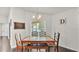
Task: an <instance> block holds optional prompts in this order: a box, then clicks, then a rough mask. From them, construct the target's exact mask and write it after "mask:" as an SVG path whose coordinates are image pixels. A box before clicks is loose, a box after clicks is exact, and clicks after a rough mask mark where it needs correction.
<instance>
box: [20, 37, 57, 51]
mask: <svg viewBox="0 0 79 59" xmlns="http://www.w3.org/2000/svg"><path fill="white" fill-rule="evenodd" d="M55 42H56V41H55V40H54V39H52V38H51V39H47V40H31V39H27V38H25V39H23V40H21V43H22V44H28V45H27V46H26V47H27V48H28V49H31V48H38V49H39V48H44V47H48V48H49V47H50V46H52V45H55ZM32 44H47V45H46V46H40V45H39V46H34V45H32ZM48 50H49V49H48ZM22 51H23V49H22Z"/></svg>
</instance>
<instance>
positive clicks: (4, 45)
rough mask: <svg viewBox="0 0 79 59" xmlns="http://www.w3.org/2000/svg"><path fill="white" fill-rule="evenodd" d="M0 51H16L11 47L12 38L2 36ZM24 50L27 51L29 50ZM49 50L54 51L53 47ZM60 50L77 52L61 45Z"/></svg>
mask: <svg viewBox="0 0 79 59" xmlns="http://www.w3.org/2000/svg"><path fill="white" fill-rule="evenodd" d="M41 51H42V52H44V49H42V50H41ZM0 52H16V49H15V48H14V49H11V48H10V40H9V39H7V37H4V38H2V39H1V37H0ZM19 52H21V51H19ZM24 52H27V50H26V51H24ZM32 52H37V50H33V51H32ZM49 52H54V50H53V48H52V47H51V48H50V49H49ZM59 52H76V51H73V50H71V49H67V48H64V47H59Z"/></svg>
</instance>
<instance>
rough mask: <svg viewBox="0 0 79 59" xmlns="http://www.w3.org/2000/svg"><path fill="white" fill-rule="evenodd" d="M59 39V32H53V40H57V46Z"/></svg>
mask: <svg viewBox="0 0 79 59" xmlns="http://www.w3.org/2000/svg"><path fill="white" fill-rule="evenodd" d="M59 39H60V33H59V32H57V33H56V32H55V33H54V40H56V41H57V46H58V45H59Z"/></svg>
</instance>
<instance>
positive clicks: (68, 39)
mask: <svg viewBox="0 0 79 59" xmlns="http://www.w3.org/2000/svg"><path fill="white" fill-rule="evenodd" d="M62 18H66V24H60V19H62ZM52 19H53V22H52V23H53V24H52V29H53V28H54V30H53V31H52V33H53V32H60V33H61V37H60V46H62V47H66V48H69V49H72V50H75V51H79V46H78V45H79V43H78V41H79V36H78V35H79V23H78V11H77V8H74V9H71V10H68V11H65V12H62V13H58V14H56V15H52Z"/></svg>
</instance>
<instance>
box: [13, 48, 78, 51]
mask: <svg viewBox="0 0 79 59" xmlns="http://www.w3.org/2000/svg"><path fill="white" fill-rule="evenodd" d="M12 52H16V49H15V48H14V49H12ZM18 52H22V51H21V50H19V51H18ZM23 52H28V51H27V50H24V51H23ZM30 52H45V50H44V49H41V50H40V51H37V49H33V50H32V51H30ZM49 52H55V51H54V49H53V48H52V47H51V48H50V49H49ZM59 52H77V51H74V50H71V49H67V48H63V47H59Z"/></svg>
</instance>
